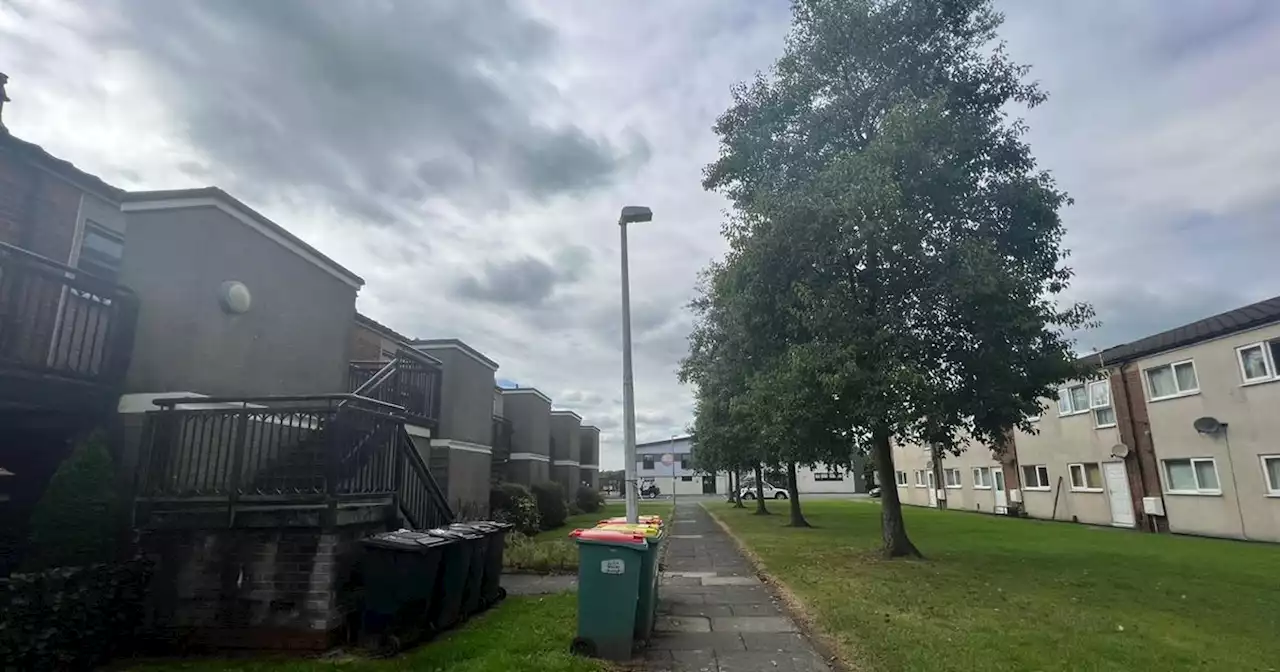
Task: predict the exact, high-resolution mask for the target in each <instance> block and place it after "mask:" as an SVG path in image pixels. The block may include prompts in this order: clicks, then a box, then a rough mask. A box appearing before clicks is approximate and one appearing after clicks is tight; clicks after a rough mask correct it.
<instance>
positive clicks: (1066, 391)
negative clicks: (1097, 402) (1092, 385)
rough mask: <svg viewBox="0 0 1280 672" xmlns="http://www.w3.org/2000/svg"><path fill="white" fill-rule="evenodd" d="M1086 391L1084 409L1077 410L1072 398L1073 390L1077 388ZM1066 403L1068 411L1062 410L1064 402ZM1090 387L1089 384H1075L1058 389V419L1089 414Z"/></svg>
mask: <svg viewBox="0 0 1280 672" xmlns="http://www.w3.org/2000/svg"><path fill="white" fill-rule="evenodd" d="M1077 387H1079V388H1083V389H1084V408H1076V404H1075V402H1074V401H1073V400H1072V398H1071V390H1073V389H1075V388H1077ZM1063 401H1066V402H1067V406H1068V407H1069V408H1068V410H1066V411H1064V410H1063V409H1062V402H1063ZM1089 410H1090V409H1089V385H1088V383H1074V384H1072V385H1064V386H1062V387H1060V388H1058V417H1060V418H1067V417H1070V416H1073V415H1083V414H1085V413H1088V412H1089Z"/></svg>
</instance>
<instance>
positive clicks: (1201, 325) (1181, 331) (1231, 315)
mask: <svg viewBox="0 0 1280 672" xmlns="http://www.w3.org/2000/svg"><path fill="white" fill-rule="evenodd" d="M1273 322H1280V296H1276V297H1272V298H1270V299H1265V300H1263V301H1259V302H1257V303H1251V304H1249V305H1247V306H1242V307H1240V308H1236V309H1234V310H1228V311H1227V312H1225V313H1220V314H1218V315H1214V316H1213V317H1206V318H1205V319H1203V320H1199V321H1196V322H1192V323H1191V324H1184V325H1183V326H1181V327H1176V328H1174V329H1170V330H1168V331H1163V332H1160V333H1158V334H1156V335H1154V336H1148V337H1146V338H1141V339H1138V340H1136V341H1133V342H1131V343H1125V344H1124V345H1117V346H1115V347H1112V348H1107V349H1106V350H1103V351H1102V352H1100V353H1097V354H1093V355H1089V356H1088V357H1086V358H1085V359H1093V358H1095V357H1097V358H1101V361H1102V363H1103V364H1105V365H1108V366H1109V365H1112V364H1120V363H1123V362H1128V361H1131V360H1134V359H1138V358H1139V357H1146V356H1148V355H1154V354H1156V353H1160V352H1165V351H1167V350H1175V349H1177V348H1182V347H1186V346H1188V345H1193V344H1195V343H1200V342H1202V341H1208V340H1211V339H1214V338H1220V337H1222V336H1228V335H1231V334H1235V333H1239V332H1241V331H1248V330H1250V329H1255V328H1257V327H1261V326H1263V325H1267V324H1271V323H1273Z"/></svg>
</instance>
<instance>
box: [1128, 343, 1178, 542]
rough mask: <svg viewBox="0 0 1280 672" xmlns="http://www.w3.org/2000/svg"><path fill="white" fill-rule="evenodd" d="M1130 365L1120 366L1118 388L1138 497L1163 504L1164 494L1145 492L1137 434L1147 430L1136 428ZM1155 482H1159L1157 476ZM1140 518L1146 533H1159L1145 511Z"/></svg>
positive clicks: (1144, 472) (1155, 522)
mask: <svg viewBox="0 0 1280 672" xmlns="http://www.w3.org/2000/svg"><path fill="white" fill-rule="evenodd" d="M1132 365H1133V363H1132V362H1125V363H1123V364H1121V365H1120V388H1121V389H1122V390H1123V391H1124V405H1125V410H1126V411H1127V415H1128V423H1127V424H1128V425H1129V436H1131V437H1133V456H1134V461H1133V462H1134V464H1135V465H1137V467H1138V483H1139V484H1140V485H1141V486H1142V489H1141V492H1140V493H1139V494H1140V497H1143V498H1145V497H1150V496H1156V497H1160V501H1161V503H1162V504H1163V503H1164V493H1162V492H1156V493H1155V494H1154V495H1152V494H1151V493H1148V492H1147V472H1146V469H1145V468H1144V467H1143V464H1142V462H1143V460H1142V446H1141V442H1140V441H1139V439H1138V433H1139V432H1142V433H1144V434H1146V433H1149V432H1148V430H1147V429H1145V428H1142V427H1139V426H1138V421H1137V420H1136V415H1135V414H1134V407H1133V403H1134V398H1133V397H1134V395H1133V391H1132V390H1131V389H1130V388H1129V376H1128V373H1129V370H1130V367H1131V366H1132ZM1152 457H1153V458H1154V457H1155V451H1154V447H1153V449H1152ZM1156 480H1159V478H1158V475H1157V479H1156ZM1165 511H1166V513H1167V512H1168V509H1166V510H1165ZM1142 518H1143V520H1144V521H1145V522H1146V524H1147V531H1148V532H1159V531H1160V525H1159V523H1158V522H1157V521H1156V520H1155V516H1149V515H1147V512H1146V511H1143V512H1142Z"/></svg>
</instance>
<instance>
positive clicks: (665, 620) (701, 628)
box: [653, 615, 780, 632]
mask: <svg viewBox="0 0 1280 672" xmlns="http://www.w3.org/2000/svg"><path fill="white" fill-rule="evenodd" d="M728 618H733V617H732V616H729V617H728ZM653 629H654V630H655V631H657V632H711V619H710V618H708V617H706V616H675V615H667V616H659V617H658V620H657V621H656V622H654V624H653ZM724 630H725V631H726V632H730V630H729V629H728V628H724ZM775 632H780V631H775Z"/></svg>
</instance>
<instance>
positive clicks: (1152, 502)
mask: <svg viewBox="0 0 1280 672" xmlns="http://www.w3.org/2000/svg"><path fill="white" fill-rule="evenodd" d="M1142 512H1143V513H1145V514H1147V515H1148V516H1163V515H1164V500H1163V499H1161V498H1159V497H1143V498H1142Z"/></svg>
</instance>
